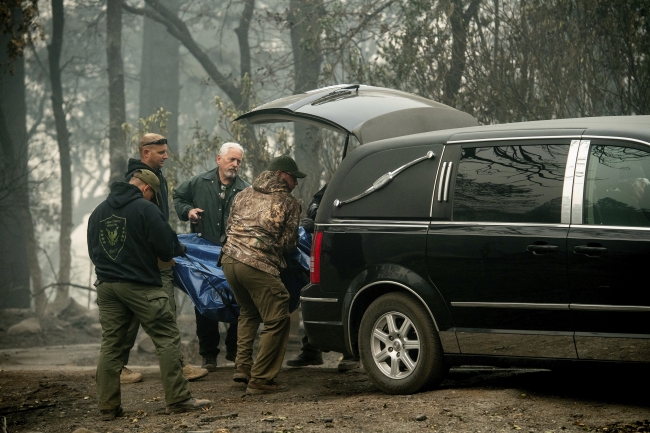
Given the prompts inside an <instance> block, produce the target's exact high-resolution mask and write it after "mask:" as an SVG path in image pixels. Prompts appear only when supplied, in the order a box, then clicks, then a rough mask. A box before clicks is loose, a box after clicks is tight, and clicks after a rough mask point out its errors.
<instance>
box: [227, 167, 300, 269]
mask: <svg viewBox="0 0 650 433" xmlns="http://www.w3.org/2000/svg"><path fill="white" fill-rule="evenodd" d="M301 210H302V209H301V207H300V203H298V200H296V199H295V198H294V197H293V196H292V195H291V191H290V190H289V185H288V184H287V183H286V182H285V181H284V179H282V178H281V177H280V176H278V175H277V173H275V172H272V171H263V172H262V173H261V174H260V175H259V176H258V177H257V178H256V179H255V180H254V181H253V185H252V186H249V187H248V188H246V189H245V190H243V191H242V192H240V193H239V194H237V196H236V197H235V200H234V201H233V204H232V208H231V209H230V217H229V218H228V229H227V231H226V233H227V235H228V240H227V241H226V244H225V245H224V246H223V253H224V254H226V255H228V256H230V257H232V258H234V259H237V260H238V261H240V262H242V263H245V264H247V265H249V266H252V267H254V268H256V269H259V270H261V271H264V272H268V273H269V274H271V275H280V270H281V269H284V268H285V267H286V266H287V263H286V261H285V259H284V254H285V253H288V252H290V251H292V250H293V249H294V248H295V247H296V243H297V241H298V223H299V221H300V212H301Z"/></svg>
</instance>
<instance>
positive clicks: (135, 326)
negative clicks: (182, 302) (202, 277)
mask: <svg viewBox="0 0 650 433" xmlns="http://www.w3.org/2000/svg"><path fill="white" fill-rule="evenodd" d="M160 278H162V283H163V286H162V288H163V290H164V291H165V293H167V297H168V298H167V299H169V306H170V308H171V309H172V313H174V319H176V299H175V298H174V271H173V268H172V267H171V266H169V267H166V268H163V269H161V270H160ZM139 329H140V321H139V320H138V318H137V317H136V316H135V315H133V318H132V319H131V323H130V324H129V329H128V330H127V331H126V339H125V340H124V347H123V348H122V362H123V364H124V365H129V355H130V354H131V349H133V346H135V340H136V338H137V337H138V330H139ZM182 361H183V359H182V358H181V362H182Z"/></svg>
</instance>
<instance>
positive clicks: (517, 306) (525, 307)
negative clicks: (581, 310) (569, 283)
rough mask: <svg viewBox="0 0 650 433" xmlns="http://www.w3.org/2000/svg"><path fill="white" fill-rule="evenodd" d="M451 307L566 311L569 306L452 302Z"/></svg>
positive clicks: (526, 303)
mask: <svg viewBox="0 0 650 433" xmlns="http://www.w3.org/2000/svg"><path fill="white" fill-rule="evenodd" d="M451 306H452V307H473V308H513V309H523V310H568V309H569V304H533V303H528V302H452V303H451Z"/></svg>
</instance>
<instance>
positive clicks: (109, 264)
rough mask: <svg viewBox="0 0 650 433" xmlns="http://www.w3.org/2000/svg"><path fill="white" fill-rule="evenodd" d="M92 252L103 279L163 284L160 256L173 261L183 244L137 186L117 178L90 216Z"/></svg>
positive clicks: (96, 269)
mask: <svg viewBox="0 0 650 433" xmlns="http://www.w3.org/2000/svg"><path fill="white" fill-rule="evenodd" d="M88 254H89V255H90V259H91V260H92V262H93V264H94V265H95V272H96V273H97V278H98V279H99V280H100V281H107V282H117V281H129V282H134V283H140V284H147V285H153V286H162V280H161V278H160V270H159V269H158V258H160V259H161V260H163V261H169V260H171V259H172V257H174V256H176V255H180V254H182V246H181V244H180V243H179V241H178V237H177V236H176V233H174V231H173V230H172V229H171V227H170V226H169V224H168V223H167V221H165V218H164V217H163V214H162V213H161V212H160V209H158V207H157V206H156V205H155V204H153V203H151V202H150V201H148V200H146V199H145V198H144V197H143V196H142V192H141V191H140V189H139V188H138V187H137V186H135V185H131V184H129V183H125V182H114V183H113V184H112V185H111V192H110V194H109V195H108V198H107V199H106V200H105V201H104V202H102V203H101V204H100V205H99V206H97V208H96V209H95V210H94V211H93V213H92V214H91V215H90V219H89V220H88Z"/></svg>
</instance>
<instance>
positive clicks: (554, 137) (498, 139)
mask: <svg viewBox="0 0 650 433" xmlns="http://www.w3.org/2000/svg"><path fill="white" fill-rule="evenodd" d="M581 129H584V128H581ZM484 132H486V131H484ZM561 138H574V139H580V135H579V134H578V135H539V136H534V137H498V138H479V139H474V140H453V141H448V142H447V144H458V143H483V142H490V141H513V140H547V139H561Z"/></svg>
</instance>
